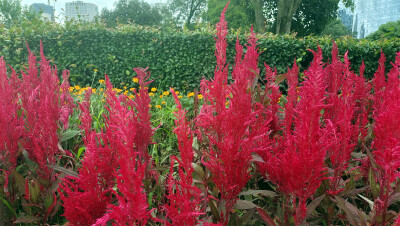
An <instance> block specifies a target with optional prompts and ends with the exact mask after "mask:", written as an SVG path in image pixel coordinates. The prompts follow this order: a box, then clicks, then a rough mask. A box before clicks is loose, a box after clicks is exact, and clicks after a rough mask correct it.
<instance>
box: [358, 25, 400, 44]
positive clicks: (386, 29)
mask: <svg viewBox="0 0 400 226" xmlns="http://www.w3.org/2000/svg"><path fill="white" fill-rule="evenodd" d="M382 38H387V39H392V38H400V20H398V21H396V22H388V23H386V24H382V25H381V26H379V29H378V30H377V31H375V32H374V33H372V34H370V35H368V36H367V37H366V39H370V40H379V39H382Z"/></svg>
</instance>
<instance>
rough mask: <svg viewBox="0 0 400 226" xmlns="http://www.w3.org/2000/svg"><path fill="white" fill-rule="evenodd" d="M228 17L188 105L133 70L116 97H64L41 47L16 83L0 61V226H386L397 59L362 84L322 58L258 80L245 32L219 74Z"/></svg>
mask: <svg viewBox="0 0 400 226" xmlns="http://www.w3.org/2000/svg"><path fill="white" fill-rule="evenodd" d="M225 10H226V8H225ZM225 10H224V11H223V13H222V15H221V20H220V22H219V23H218V24H217V29H216V30H217V31H216V39H215V41H216V44H215V58H216V66H215V67H214V68H215V70H214V73H213V78H212V79H203V80H202V81H201V83H200V87H201V89H200V92H199V93H192V92H191V93H187V94H185V95H183V94H182V93H181V92H179V91H178V90H176V89H175V90H174V89H169V90H160V89H157V88H156V87H154V86H153V83H152V79H153V78H152V77H151V75H150V72H149V70H146V69H142V68H135V69H134V72H132V73H133V74H134V76H132V75H131V76H130V77H131V82H132V83H131V84H130V86H128V85H127V86H124V87H122V88H121V89H119V88H115V87H113V85H112V83H111V81H110V80H109V78H108V76H107V75H106V76H104V77H103V75H98V76H99V77H96V78H93V82H92V83H93V87H84V88H81V87H79V86H77V85H76V86H70V83H69V76H70V74H69V72H68V71H63V72H62V73H61V74H62V82H61V81H60V80H59V75H60V74H59V73H58V72H57V70H56V68H55V67H52V66H51V65H50V62H49V60H48V59H47V58H46V57H45V55H44V50H43V48H41V50H40V51H39V54H40V57H39V60H38V58H37V57H36V56H35V55H34V54H33V52H29V55H28V63H27V64H26V67H25V68H22V70H18V71H15V70H13V69H12V68H11V67H9V66H6V62H5V61H4V59H3V58H1V59H0V87H1V89H0V170H1V175H0V186H1V187H2V189H1V190H0V198H1V201H2V202H1V203H0V222H4V224H6V225H10V224H20V225H23V224H26V225H48V224H65V223H68V224H69V225H107V224H113V225H197V224H204V225H265V224H268V225H301V224H311V225H350V224H351V225H382V226H384V225H391V224H394V225H399V224H400V217H399V214H400V213H399V212H400V204H399V196H400V195H399V194H400V185H399V181H400V180H399V174H398V169H399V168H400V161H399V158H400V148H399V147H400V136H399V134H400V101H399V100H400V77H399V76H400V70H399V69H400V53H397V54H396V58H395V61H393V63H392V69H390V71H389V72H388V73H386V67H385V62H386V58H385V54H383V53H381V54H380V58H379V61H378V67H377V69H375V70H376V73H375V76H374V77H373V78H372V79H371V80H370V81H367V80H366V79H365V78H364V77H363V75H364V72H365V71H367V70H374V69H371V68H370V69H368V68H367V67H369V66H367V65H365V64H362V65H361V66H360V68H359V71H360V72H359V73H355V72H354V71H353V69H352V68H354V67H353V66H352V65H351V64H350V60H349V55H348V54H347V53H345V52H342V51H341V50H339V49H338V47H337V45H336V44H335V43H333V44H332V48H331V54H330V55H329V57H328V58H329V60H326V61H325V60H324V59H323V51H322V49H321V48H317V49H316V51H313V50H310V52H311V54H312V56H311V58H312V60H311V63H310V65H309V67H308V68H307V69H306V70H304V72H303V73H300V68H299V65H298V63H297V62H296V60H294V59H292V62H293V64H292V65H291V66H290V68H288V69H287V73H284V74H278V72H277V71H276V70H274V69H273V68H271V67H270V66H268V65H267V64H265V65H264V66H263V68H264V71H265V73H264V72H261V67H259V63H262V62H259V61H260V60H261V59H260V54H261V49H259V47H260V45H258V43H259V42H260V43H262V40H258V38H257V36H256V35H255V33H253V32H251V33H250V34H249V36H248V41H247V44H246V47H243V46H242V45H241V44H240V42H239V41H237V42H236V45H235V52H236V53H235V58H234V63H233V64H230V65H231V67H232V70H229V66H228V65H229V64H228V62H227V57H228V54H227V44H228V42H227V41H228V40H227V36H226V35H227V33H228V30H227V24H226V21H225V17H224V12H225ZM49 33H50V34H51V32H49ZM76 35H77V34H76ZM59 41H61V40H59ZM62 41H64V40H62ZM62 41H61V42H62ZM57 42H58V41H57ZM57 42H55V43H54V45H57V46H59V47H60V46H62V43H61V44H58V43H57ZM47 45H49V43H47ZM378 52H379V51H378ZM341 54H343V55H341ZM187 55H190V54H189V53H188V54H187ZM210 55H213V53H210ZM278 56H279V55H277V57H278ZM181 57H184V56H181ZM112 60H118V59H115V58H112ZM53 61H54V60H53ZM195 66H196V65H195ZM93 73H94V74H96V75H97V73H99V70H98V69H96V68H95V69H93ZM126 74H127V73H126ZM98 78H99V80H98ZM154 79H155V81H157V79H158V78H157V77H155V78H154ZM284 80H285V81H286V82H287V84H288V89H287V92H285V93H282V92H281V91H280V89H279V85H280V84H281V83H282V82H283V81H284ZM258 81H262V82H263V86H260V85H259V83H258ZM94 86H96V88H95V87H94ZM171 96H172V97H171ZM173 122H175V124H174V123H173ZM173 124H174V125H173Z"/></svg>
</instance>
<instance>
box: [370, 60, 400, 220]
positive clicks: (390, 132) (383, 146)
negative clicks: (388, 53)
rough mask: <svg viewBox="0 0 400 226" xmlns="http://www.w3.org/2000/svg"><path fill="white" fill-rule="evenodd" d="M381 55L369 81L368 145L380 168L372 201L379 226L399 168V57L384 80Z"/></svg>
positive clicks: (377, 170)
mask: <svg viewBox="0 0 400 226" xmlns="http://www.w3.org/2000/svg"><path fill="white" fill-rule="evenodd" d="M384 59H385V57H384V55H383V53H382V57H381V60H380V66H379V69H378V71H377V72H376V73H375V76H376V77H375V78H374V79H373V85H374V95H375V96H374V111H373V116H374V119H375V126H374V130H373V132H374V135H375V139H374V141H373V143H372V149H373V150H374V152H373V154H374V158H375V161H376V163H377V164H378V165H379V166H380V167H379V168H378V169H376V173H377V179H378V181H379V184H380V193H379V198H378V200H376V201H375V204H376V211H377V215H380V214H382V215H383V220H382V225H385V223H386V217H385V215H386V211H387V208H388V199H389V196H390V194H391V192H392V190H393V187H392V183H393V182H395V181H396V180H397V178H398V177H399V175H400V174H399V172H398V169H399V168H400V120H399V117H400V102H399V100H400V79H399V75H400V72H399V68H400V53H397V56H396V61H395V63H394V64H393V68H392V69H391V70H390V72H389V74H388V78H387V81H386V79H385V74H384V73H385V70H384Z"/></svg>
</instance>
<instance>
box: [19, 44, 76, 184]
mask: <svg viewBox="0 0 400 226" xmlns="http://www.w3.org/2000/svg"><path fill="white" fill-rule="evenodd" d="M40 49H41V62H39V65H40V71H38V70H37V66H36V57H35V56H34V55H33V54H32V53H31V52H29V68H28V69H27V73H24V72H22V83H21V86H20V89H19V90H18V91H19V93H20V101H21V105H22V108H23V109H24V111H23V113H24V114H23V115H24V121H25V131H24V141H23V143H22V144H23V147H24V148H25V150H26V151H27V152H28V154H29V158H30V159H32V160H33V161H34V162H36V163H37V164H38V166H39V169H40V170H39V171H38V173H39V174H40V176H41V177H44V178H47V179H50V177H51V172H52V170H51V169H50V168H49V167H48V166H47V165H54V164H55V162H56V156H57V155H58V154H59V151H60V150H59V148H58V143H59V137H58V128H59V124H60V123H63V124H65V123H66V120H63V121H60V116H63V117H64V118H67V117H66V116H67V114H66V113H62V112H63V111H62V106H63V105H64V104H61V103H60V101H61V96H60V86H59V84H58V83H59V80H58V76H57V71H56V69H55V68H52V67H51V66H50V62H49V61H48V60H47V59H46V57H45V56H44V54H43V47H42V45H41V48H40ZM67 83H68V81H64V86H68V85H67ZM64 99H65V98H64ZM71 108H72V106H71ZM61 119H62V117H61ZM53 176H54V175H53Z"/></svg>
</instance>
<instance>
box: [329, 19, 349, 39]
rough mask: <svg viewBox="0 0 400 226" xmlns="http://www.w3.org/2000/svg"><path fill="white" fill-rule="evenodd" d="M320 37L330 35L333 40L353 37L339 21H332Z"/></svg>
mask: <svg viewBox="0 0 400 226" xmlns="http://www.w3.org/2000/svg"><path fill="white" fill-rule="evenodd" d="M321 34H322V35H330V36H331V37H332V38H333V39H338V38H340V37H342V36H346V35H349V36H353V33H352V32H351V30H350V29H348V28H347V27H346V26H344V24H343V23H342V21H341V20H340V19H337V20H334V21H332V22H331V23H329V24H328V25H326V27H325V29H324V30H323V31H322V32H321Z"/></svg>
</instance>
